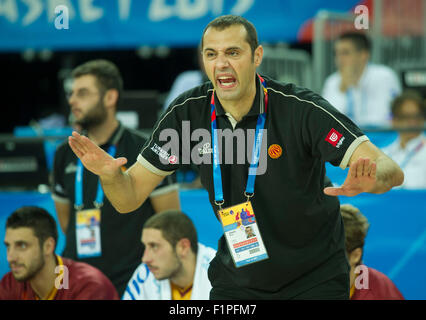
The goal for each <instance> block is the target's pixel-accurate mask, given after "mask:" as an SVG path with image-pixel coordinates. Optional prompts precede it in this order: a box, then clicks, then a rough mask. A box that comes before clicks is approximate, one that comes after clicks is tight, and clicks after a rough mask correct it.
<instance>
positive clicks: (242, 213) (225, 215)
mask: <svg viewBox="0 0 426 320" xmlns="http://www.w3.org/2000/svg"><path fill="white" fill-rule="evenodd" d="M218 213H219V216H220V218H221V221H222V226H223V231H224V234H225V238H226V242H227V243H228V248H229V251H230V252H231V255H232V259H233V260H234V263H235V266H236V267H237V268H239V267H242V266H244V265H247V264H250V263H254V262H258V261H261V260H265V259H268V253H267V252H266V248H265V245H264V244H263V240H262V236H261V235H260V231H259V228H258V226H257V222H256V217H255V215H254V211H253V208H252V205H251V202H250V201H247V202H244V203H241V204H238V205H235V206H232V207H229V208H225V209H222V210H219V211H218Z"/></svg>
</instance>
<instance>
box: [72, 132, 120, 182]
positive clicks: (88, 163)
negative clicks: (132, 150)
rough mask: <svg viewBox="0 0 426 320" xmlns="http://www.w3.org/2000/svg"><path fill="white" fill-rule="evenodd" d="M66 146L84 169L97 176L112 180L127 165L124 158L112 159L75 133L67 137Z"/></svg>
mask: <svg viewBox="0 0 426 320" xmlns="http://www.w3.org/2000/svg"><path fill="white" fill-rule="evenodd" d="M68 144H69V145H70V147H71V149H72V151H73V152H74V153H75V154H76V156H77V157H79V158H80V160H81V162H82V163H83V165H84V166H85V167H86V169H87V170H89V171H91V172H93V173H94V174H96V175H98V176H102V177H105V178H112V177H114V176H115V175H117V173H118V172H119V170H120V168H121V166H123V165H125V164H126V163H127V159H126V158H124V157H120V158H117V159H115V158H113V157H112V156H110V155H109V154H108V153H107V152H105V151H104V150H102V149H101V148H100V147H99V146H97V145H96V144H95V143H94V142H93V141H91V140H90V139H89V138H87V137H85V136H83V135H80V134H78V133H77V132H76V131H74V132H73V133H72V136H70V137H68Z"/></svg>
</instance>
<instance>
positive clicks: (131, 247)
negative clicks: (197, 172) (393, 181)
mask: <svg viewBox="0 0 426 320" xmlns="http://www.w3.org/2000/svg"><path fill="white" fill-rule="evenodd" d="M146 140H147V137H146V136H143V135H142V134H141V133H139V132H136V131H134V130H130V129H127V128H125V127H124V126H122V125H121V124H120V125H119V127H118V128H117V130H115V132H114V133H113V135H112V136H111V138H110V139H109V141H108V142H107V143H106V144H104V145H102V146H101V148H102V149H103V150H105V151H107V150H108V148H109V147H110V145H111V144H112V143H114V144H116V146H117V151H116V155H115V157H126V158H127V160H128V162H127V164H126V167H127V168H129V167H130V166H131V165H132V164H133V163H134V162H135V161H136V158H137V156H138V154H139V152H140V150H141V147H142V146H143V145H144V143H145V142H146ZM76 170H77V157H76V155H75V154H74V152H73V151H72V150H71V148H70V147H69V145H68V143H67V141H65V142H64V143H62V144H61V145H60V146H59V147H58V149H57V151H56V153H55V161H54V169H53V187H52V197H53V199H54V201H58V202H66V203H69V204H70V207H71V214H70V220H69V223H68V229H67V230H66V244H65V249H64V252H63V254H62V255H63V256H64V257H67V258H70V259H73V260H78V261H84V262H87V263H89V264H91V265H93V266H95V267H97V268H99V269H100V270H101V271H102V272H103V273H104V274H105V275H106V276H107V277H109V278H110V279H111V281H112V283H113V284H114V285H115V287H116V288H117V291H118V293H119V295H120V296H121V295H122V293H123V292H124V290H125V288H126V286H127V282H128V280H129V279H130V277H131V276H132V274H133V272H134V271H135V269H136V268H137V267H138V266H139V264H140V262H141V258H142V254H143V246H142V244H141V234H142V226H143V224H144V223H145V221H146V220H147V219H148V218H149V217H151V216H152V215H153V214H154V213H155V212H154V209H153V207H152V204H151V201H146V202H145V203H144V204H143V205H142V206H141V207H140V208H139V209H137V210H135V211H134V212H130V213H127V214H120V213H118V212H117V211H116V210H115V209H114V207H113V206H112V205H111V203H110V202H109V201H108V198H107V197H104V205H103V206H102V208H101V249H102V255H101V256H100V257H92V258H84V259H79V258H78V257H77V249H76V214H75V210H74V203H75V176H76ZM174 179H175V178H174V175H173V176H170V179H169V178H168V179H165V180H163V182H162V183H161V184H160V185H159V186H158V187H157V188H156V189H155V190H154V192H153V193H152V194H151V196H150V197H155V196H156V195H159V194H163V193H166V192H169V191H171V190H172V189H175V188H177V185H176V184H174ZM98 181H99V178H98V176H96V175H95V174H93V173H91V172H90V171H88V170H86V169H84V170H83V202H84V208H85V209H90V208H94V206H93V201H94V200H95V197H96V193H97V186H98Z"/></svg>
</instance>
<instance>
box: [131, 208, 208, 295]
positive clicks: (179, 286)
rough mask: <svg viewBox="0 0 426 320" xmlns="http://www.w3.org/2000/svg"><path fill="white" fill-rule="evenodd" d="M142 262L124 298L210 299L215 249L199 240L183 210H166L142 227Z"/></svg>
mask: <svg viewBox="0 0 426 320" xmlns="http://www.w3.org/2000/svg"><path fill="white" fill-rule="evenodd" d="M142 243H143V244H144V245H145V252H144V255H143V257H142V264H141V265H140V266H139V267H138V268H137V269H136V271H135V273H134V274H133V276H132V278H131V279H130V281H129V284H128V286H127V289H126V291H125V293H124V296H123V300H208V299H209V294H210V289H211V284H210V281H209V279H208V276H207V269H208V267H209V265H210V261H211V260H212V259H213V258H214V256H215V254H216V251H215V250H214V249H212V248H209V247H206V246H204V245H202V244H201V243H199V242H198V240H197V231H196V230H195V227H194V225H193V223H192V221H191V220H190V219H189V217H187V216H186V215H185V214H183V213H182V212H180V211H165V212H161V213H157V214H155V215H154V216H152V217H151V218H149V219H148V220H147V221H146V223H145V224H144V226H143V230H142Z"/></svg>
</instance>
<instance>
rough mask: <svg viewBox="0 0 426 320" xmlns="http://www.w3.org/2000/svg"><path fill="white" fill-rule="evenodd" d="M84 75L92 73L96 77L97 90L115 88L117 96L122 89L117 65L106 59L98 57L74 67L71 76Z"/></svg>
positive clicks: (121, 80)
mask: <svg viewBox="0 0 426 320" xmlns="http://www.w3.org/2000/svg"><path fill="white" fill-rule="evenodd" d="M85 75H92V76H94V77H95V78H96V80H97V83H98V86H99V90H100V91H104V92H105V91H107V90H110V89H115V90H117V91H118V94H119V97H120V96H121V94H122V91H123V79H122V77H121V74H120V70H119V69H118V68H117V66H116V65H115V64H114V63H112V62H111V61H108V60H103V59H98V60H91V61H88V62H85V63H83V64H82V65H79V66H78V67H76V68H75V69H74V70H73V71H72V73H71V76H72V77H73V78H79V77H82V76H85Z"/></svg>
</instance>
